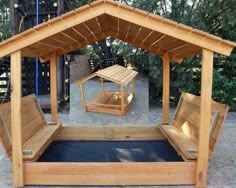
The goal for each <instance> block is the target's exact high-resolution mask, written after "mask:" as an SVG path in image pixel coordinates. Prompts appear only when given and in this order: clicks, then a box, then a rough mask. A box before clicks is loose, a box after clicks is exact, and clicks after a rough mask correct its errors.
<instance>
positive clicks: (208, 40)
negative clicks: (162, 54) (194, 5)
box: [105, 3, 236, 56]
mask: <svg viewBox="0 0 236 188" xmlns="http://www.w3.org/2000/svg"><path fill="white" fill-rule="evenodd" d="M108 7H109V8H108ZM119 10H120V11H119V14H117V15H116V17H119V19H122V20H126V21H128V22H132V23H134V24H138V25H142V26H143V27H146V28H149V29H150V30H155V31H158V32H160V33H163V34H166V35H169V36H171V37H174V38H177V39H180V40H183V41H185V42H189V43H191V44H194V45H198V46H200V47H202V48H206V49H209V50H212V51H214V52H217V53H220V54H223V55H227V56H228V55H230V53H231V51H232V47H233V46H230V45H227V43H224V45H222V46H220V48H219V45H218V42H219V40H217V39H215V38H214V37H211V36H212V35H208V34H206V35H207V37H205V38H204V40H201V36H199V34H198V33H197V32H195V30H194V29H191V30H190V29H183V28H182V27H178V23H176V22H174V21H171V20H168V19H163V17H160V16H157V15H153V14H151V15H150V16H149V18H148V21H144V18H145V15H143V14H140V12H137V11H136V12H135V14H134V16H132V17H130V16H129V14H130V11H129V10H126V9H125V8H124V9H122V8H120V9H119ZM116 11H117V7H116V6H114V4H112V3H108V4H107V7H106V9H105V13H106V14H109V15H112V16H114V12H116ZM189 33H191V36H190V35H188V34H189ZM223 41H224V40H222V42H223ZM235 46H236V44H235V43H234V47H235Z"/></svg>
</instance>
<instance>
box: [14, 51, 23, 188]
mask: <svg viewBox="0 0 236 188" xmlns="http://www.w3.org/2000/svg"><path fill="white" fill-rule="evenodd" d="M21 112H22V106H21V51H16V52H14V53H12V54H11V125H12V126H11V133H12V135H11V136H12V167H13V181H14V185H15V186H16V187H23V186H24V166H23V155H22V118H21Z"/></svg>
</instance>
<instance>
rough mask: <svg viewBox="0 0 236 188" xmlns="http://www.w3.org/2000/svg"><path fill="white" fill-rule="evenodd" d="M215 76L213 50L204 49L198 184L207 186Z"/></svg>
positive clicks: (198, 185)
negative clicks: (213, 79) (213, 81)
mask: <svg viewBox="0 0 236 188" xmlns="http://www.w3.org/2000/svg"><path fill="white" fill-rule="evenodd" d="M212 76H213V52H212V51H209V50H205V49H203V50H202V75H201V105H200V127H199V144H198V160H197V176H196V186H197V187H206V185H207V169H208V153H209V135H210V123H211V95H212Z"/></svg>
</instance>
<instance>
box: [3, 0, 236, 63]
mask: <svg viewBox="0 0 236 188" xmlns="http://www.w3.org/2000/svg"><path fill="white" fill-rule="evenodd" d="M80 26H81V27H80ZM104 33H105V34H104ZM109 33H110V34H111V35H112V36H113V37H115V38H119V39H120V40H123V41H126V42H128V43H130V44H133V45H135V46H138V47H140V48H143V49H146V50H148V51H151V52H153V53H156V54H158V55H160V56H163V55H164V54H165V53H166V52H168V53H169V54H170V57H171V59H172V60H173V61H175V62H181V61H182V58H185V57H189V56H190V55H197V54H201V50H200V49H208V50H210V51H212V52H216V53H219V54H223V55H227V56H229V55H230V53H231V51H232V49H233V48H234V47H236V44H235V43H233V42H230V41H227V40H223V39H221V38H219V37H216V36H214V35H210V34H208V33H206V32H203V31H200V30H197V29H194V28H192V27H188V26H185V25H183V24H179V23H177V22H174V21H171V20H168V19H165V18H163V17H161V16H158V15H154V14H150V13H147V12H145V11H142V10H139V9H136V8H133V7H130V6H128V5H124V4H122V3H117V2H114V1H112V0H97V1H95V2H93V3H91V4H89V5H85V6H83V7H80V8H78V9H76V10H73V11H71V12H68V13H66V14H64V15H62V16H59V17H57V18H54V19H52V20H50V21H48V22H45V23H42V24H40V25H38V26H36V27H34V28H31V29H29V30H27V31H25V32H23V33H21V34H18V35H16V36H13V37H11V38H10V39H8V40H6V41H4V42H2V43H1V44H0V57H3V56H6V55H10V54H11V53H13V52H15V51H18V50H21V51H22V52H23V53H22V56H23V57H29V56H30V57H41V59H42V60H46V59H48V55H49V54H50V53H52V52H56V54H57V55H63V54H65V53H68V52H71V51H73V50H76V49H78V48H81V47H84V46H85V45H89V44H91V43H93V42H96V41H98V40H100V39H103V38H105V37H107V36H109ZM62 35H63V37H61V36H62ZM91 35H92V36H91ZM67 39H69V40H67ZM39 44H40V45H39ZM42 46H44V47H46V48H44V47H42ZM57 46H58V47H57ZM50 47H51V48H50ZM189 48H190V49H189Z"/></svg>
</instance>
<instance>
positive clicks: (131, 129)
mask: <svg viewBox="0 0 236 188" xmlns="http://www.w3.org/2000/svg"><path fill="white" fill-rule="evenodd" d="M54 140H99V141H105V140H117V141H118V140H165V137H164V136H163V134H162V133H161V131H160V130H159V128H158V127H157V126H63V127H62V128H61V129H60V130H59V132H58V133H57V135H56V136H55V138H54Z"/></svg>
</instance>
